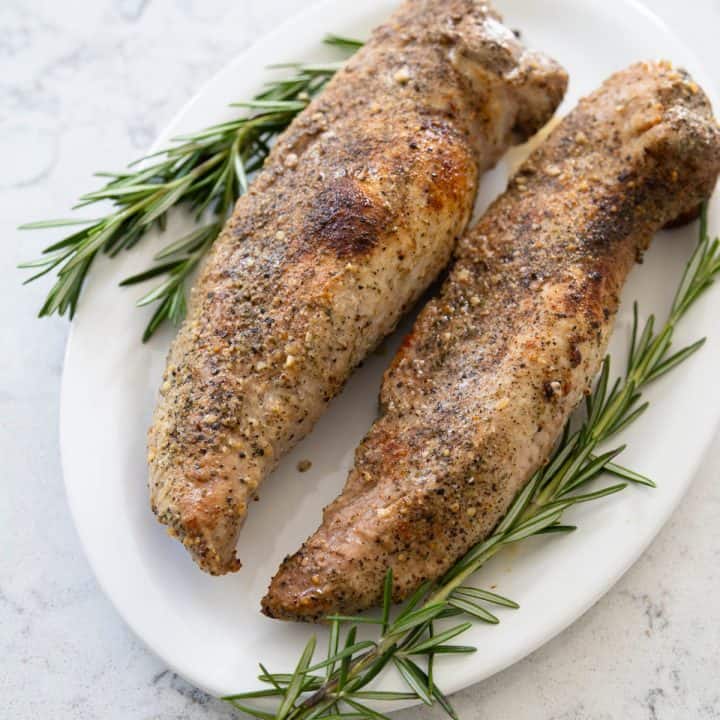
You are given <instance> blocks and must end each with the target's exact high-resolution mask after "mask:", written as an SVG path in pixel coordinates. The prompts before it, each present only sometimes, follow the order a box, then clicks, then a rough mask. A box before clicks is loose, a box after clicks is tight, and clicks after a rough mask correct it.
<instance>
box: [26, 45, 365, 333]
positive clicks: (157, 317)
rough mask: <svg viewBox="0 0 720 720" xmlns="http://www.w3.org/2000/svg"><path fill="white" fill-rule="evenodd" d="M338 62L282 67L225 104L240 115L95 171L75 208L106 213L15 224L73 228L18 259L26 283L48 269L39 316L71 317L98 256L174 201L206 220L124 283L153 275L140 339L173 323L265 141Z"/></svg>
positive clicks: (116, 248)
mask: <svg viewBox="0 0 720 720" xmlns="http://www.w3.org/2000/svg"><path fill="white" fill-rule="evenodd" d="M324 42H325V43H326V44H327V45H331V46H333V47H335V48H338V49H340V50H341V51H343V52H344V53H346V54H347V53H352V52H354V51H355V50H357V49H358V48H359V47H360V46H361V45H362V43H360V42H359V41H357V40H351V39H349V38H344V37H339V36H336V35H329V36H327V37H326V38H325V41H324ZM340 66H341V63H327V64H319V65H307V64H299V63H293V64H288V65H282V66H278V67H284V68H288V69H289V70H290V71H291V73H290V75H289V76H288V77H286V78H284V79H282V80H276V81H273V82H271V83H269V84H268V85H267V86H266V87H265V89H264V90H263V91H262V92H261V93H260V94H258V95H256V96H255V98H254V99H253V100H251V101H250V102H242V103H235V104H234V106H235V107H242V108H244V109H245V110H246V112H245V113H244V116H243V117H240V118H237V119H235V120H230V121H228V122H224V123H220V124H218V125H213V126H212V127H209V128H206V129H204V130H201V131H199V132H196V133H192V134H190V135H185V136H182V137H179V138H176V144H175V145H173V146H172V147H170V148H168V149H166V150H162V151H160V152H157V153H154V154H152V155H150V156H147V157H145V158H142V159H141V160H139V161H136V162H135V163H131V165H130V166H129V167H128V170H126V171H125V172H121V173H97V176H99V177H105V178H108V181H107V183H106V184H105V185H104V186H103V187H102V188H100V189H99V190H96V191H94V192H91V193H87V194H86V195H83V196H82V197H81V198H80V200H79V202H78V204H77V205H76V206H75V208H83V207H86V206H88V205H92V204H94V203H98V202H106V201H109V202H110V203H111V204H112V210H111V212H109V213H108V214H107V215H105V216H104V217H101V218H97V219H93V220H77V219H61V220H44V221H41V222H35V223H29V224H27V225H22V226H21V227H20V229H21V230H39V229H49V228H60V227H71V226H76V227H81V229H80V230H76V231H75V232H72V233H71V234H70V235H68V236H67V237H65V238H63V239H62V240H60V241H58V242H56V243H53V244H52V245H50V246H49V247H47V248H45V250H43V253H42V256H41V257H40V258H39V259H37V260H33V261H30V262H26V263H22V264H21V265H20V267H21V268H23V269H32V270H34V271H36V273H35V274H34V275H32V276H31V277H30V278H29V279H28V280H26V281H25V282H26V283H29V282H32V281H33V280H37V279H38V278H40V277H42V276H43V275H46V274H48V273H50V272H53V271H56V274H57V280H56V282H55V284H54V285H53V287H52V288H51V290H50V292H49V294H48V296H47V299H46V300H45V303H44V304H43V306H42V307H41V308H40V312H39V316H40V317H45V316H50V315H53V314H54V313H57V314H58V315H65V314H66V313H67V314H68V316H69V317H70V318H72V317H73V315H74V314H75V310H76V308H77V304H78V301H79V299H80V295H81V293H82V289H83V284H84V282H85V279H86V277H87V274H88V272H89V271H90V269H91V267H92V264H93V261H94V260H95V258H96V257H97V255H98V254H99V253H104V254H106V255H108V256H110V257H115V256H116V255H118V253H120V252H121V251H122V250H130V249H132V248H133V247H135V246H136V245H137V243H138V242H139V241H140V240H141V239H142V237H143V236H144V235H145V233H146V232H147V231H148V230H149V229H150V228H152V227H157V228H159V229H160V230H164V229H165V227H166V223H167V216H168V212H169V211H170V210H172V209H174V208H176V207H177V206H179V205H183V206H185V207H186V208H189V210H190V211H191V212H193V213H194V216H195V220H196V222H197V223H198V224H200V223H203V222H204V221H205V219H206V218H207V216H208V215H209V216H211V219H210V220H209V221H208V222H206V223H205V224H202V225H201V226H200V227H198V228H197V229H195V230H193V231H192V232H191V233H190V234H188V235H187V236H185V237H183V238H181V239H180V240H177V241H175V242H173V243H171V244H169V245H168V246H167V247H165V248H163V249H162V250H161V251H160V252H159V253H158V254H157V255H156V256H155V258H154V260H155V262H156V264H155V265H153V266H152V267H151V268H149V269H148V270H145V271H144V272H141V273H138V274H137V275H134V276H132V277H130V278H127V279H126V280H124V281H123V282H122V283H121V285H123V286H126V285H133V284H136V283H140V282H145V281H146V280H149V279H151V278H156V277H160V276H163V277H164V280H163V282H162V283H161V284H160V285H158V286H157V287H156V288H154V289H153V290H151V291H150V292H148V293H146V294H145V295H143V296H142V297H141V298H140V300H139V301H138V303H137V304H138V305H139V306H141V307H143V306H146V305H151V304H154V305H157V308H156V310H155V312H154V314H153V316H152V318H151V320H150V322H149V324H148V326H147V328H146V330H145V334H144V336H143V341H146V340H148V339H149V338H150V337H152V335H153V333H154V332H155V331H156V330H157V328H158V327H160V325H162V324H163V323H164V322H165V321H166V320H170V321H172V322H173V323H175V324H177V323H179V322H180V321H181V320H182V319H183V318H184V316H185V308H186V306H185V295H186V289H187V285H188V281H189V279H190V278H191V277H192V273H193V271H194V270H195V269H196V267H197V266H198V263H199V262H200V260H201V259H202V257H203V255H204V254H205V253H206V252H207V250H208V249H209V248H210V246H211V245H212V243H213V242H214V240H215V238H216V237H217V236H218V233H219V232H220V230H221V228H222V226H223V223H224V221H225V219H226V218H227V216H228V215H229V213H230V211H231V209H232V207H233V206H234V204H235V201H236V200H237V198H238V197H239V196H240V195H242V194H243V193H245V192H246V191H247V188H248V182H249V178H250V177H251V176H252V174H253V173H254V172H256V171H257V170H259V169H260V168H261V167H262V165H263V163H264V162H265V158H266V157H267V155H268V153H269V152H270V147H271V144H272V141H273V140H274V138H275V137H277V135H279V134H280V133H281V132H282V131H283V130H285V128H287V126H288V125H289V124H290V123H291V122H292V120H293V119H294V118H295V116H296V115H297V114H298V113H299V112H300V111H301V110H303V109H304V108H305V107H306V105H307V104H308V103H309V102H310V100H311V98H312V97H314V96H315V95H317V94H318V93H319V92H320V91H321V90H322V89H323V88H324V87H325V85H326V84H327V82H328V80H329V79H330V78H331V77H332V76H333V75H334V74H335V72H336V71H337V70H338V69H339V67H340Z"/></svg>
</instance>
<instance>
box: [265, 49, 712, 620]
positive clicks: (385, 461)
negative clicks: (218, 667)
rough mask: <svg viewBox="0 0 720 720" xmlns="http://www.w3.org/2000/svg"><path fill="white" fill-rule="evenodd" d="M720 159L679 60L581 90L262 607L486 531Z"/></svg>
mask: <svg viewBox="0 0 720 720" xmlns="http://www.w3.org/2000/svg"><path fill="white" fill-rule="evenodd" d="M719 169H720V132H719V131H718V127H717V124H716V122H715V120H714V119H713V117H712V112H711V108H710V105H709V102H708V101H707V98H706V97H705V95H704V94H703V92H702V91H701V90H700V89H699V88H698V87H697V85H695V83H693V82H692V80H691V79H690V78H689V77H688V76H687V74H685V73H684V72H682V71H679V70H675V69H673V68H672V67H671V66H670V65H669V64H667V63H657V64H656V63H640V64H637V65H633V66H632V67H630V68H629V69H627V70H625V71H623V72H621V73H618V74H616V75H614V76H613V77H611V78H610V79H609V80H608V81H607V82H606V83H605V84H604V85H603V86H602V87H601V88H600V89H599V90H598V91H597V92H596V93H594V94H593V95H591V96H590V97H588V98H586V99H585V100H583V101H582V102H581V103H580V105H579V106H578V108H577V109H575V110H574V111H573V112H572V113H571V114H570V115H569V116H568V117H567V118H566V119H565V120H564V121H563V122H562V123H561V124H560V125H559V126H558V127H557V128H556V129H555V130H554V132H553V133H552V134H551V135H550V137H549V138H548V139H547V140H546V141H545V143H544V144H543V145H542V146H541V147H540V148H539V149H538V150H537V151H536V152H535V153H534V154H533V155H532V156H531V157H530V158H529V159H528V161H527V162H526V163H525V164H524V165H523V166H522V167H521V168H520V170H519V171H518V173H517V174H516V175H515V176H514V178H513V179H512V181H511V183H510V186H509V188H508V190H507V192H506V193H505V194H504V195H503V196H502V197H501V198H499V199H498V200H497V201H496V202H495V204H494V205H493V206H492V207H491V208H490V210H489V211H488V212H487V214H486V215H485V216H484V217H483V218H482V220H481V221H480V223H479V224H478V225H477V227H476V228H475V229H474V230H472V231H471V232H469V233H468V234H466V235H465V237H464V238H463V239H462V240H461V242H460V243H459V246H458V249H457V252H456V258H455V263H454V266H453V269H452V271H451V274H450V276H449V278H448V280H447V282H446V283H445V284H444V286H443V289H442V292H441V293H440V295H439V297H437V298H436V299H435V300H433V301H431V302H430V303H429V304H428V305H427V306H426V307H425V309H424V310H423V312H422V313H421V315H420V317H419V319H418V321H417V323H416V325H415V327H414V329H413V331H412V334H411V335H410V336H409V337H408V338H407V340H406V342H405V343H404V344H403V346H402V348H401V349H400V351H399V352H398V354H397V356H396V358H395V359H394V361H393V363H392V366H391V368H390V369H389V370H388V372H387V374H386V376H385V381H384V384H383V388H382V393H381V401H382V407H383V414H382V416H381V417H380V419H379V420H378V421H377V422H376V423H375V424H374V425H373V427H372V429H371V430H370V432H369V433H368V435H367V437H366V438H365V439H364V441H363V443H362V444H361V446H360V447H359V448H358V450H357V453H356V458H355V466H354V468H353V470H352V471H351V472H350V475H349V477H348V480H347V483H346V486H345V489H344V490H343V493H342V495H341V496H340V497H338V498H337V499H336V500H335V501H334V502H333V503H332V504H331V505H330V506H329V507H328V508H327V509H326V510H325V513H324V517H323V524H322V526H321V527H320V528H319V530H318V531H317V532H316V533H315V534H314V535H313V536H312V537H311V538H309V539H308V540H307V541H306V542H305V544H304V545H303V546H302V548H301V549H300V550H299V551H298V552H297V553H296V554H295V555H293V556H292V557H290V558H288V559H287V560H286V561H285V562H284V563H283V565H282V566H281V568H280V570H279V572H278V574H277V575H276V576H275V577H274V578H273V581H272V583H271V585H270V589H269V591H268V594H267V595H266V597H265V598H264V600H263V611H264V612H265V613H266V614H267V615H269V616H271V617H277V618H284V619H299V620H311V621H312V620H318V619H320V618H322V617H323V616H326V615H328V614H331V613H335V612H340V613H350V612H355V611H358V610H361V609H364V608H368V607H370V606H373V605H375V604H377V603H378V601H379V600H380V597H381V592H382V585H383V578H384V576H385V574H386V571H387V569H388V568H390V567H391V568H392V570H393V579H394V587H393V595H394V598H395V599H396V600H402V599H403V598H405V597H406V596H407V595H408V594H409V593H410V592H412V591H413V590H414V589H415V588H417V587H418V585H419V584H420V583H422V582H423V581H425V580H427V579H434V578H437V577H439V576H441V575H442V574H443V573H444V572H445V571H447V570H448V569H449V568H450V567H451V566H452V564H453V563H454V562H455V561H456V560H457V559H458V558H459V557H460V556H462V555H463V554H464V553H465V552H466V551H467V550H468V549H469V548H470V547H471V546H472V545H473V544H475V543H477V542H478V541H480V540H482V539H483V538H485V537H487V535H488V534H489V533H490V532H491V531H492V529H493V528H494V527H495V525H496V524H497V523H498V521H499V520H500V519H501V518H502V516H503V515H504V513H505V512H506V510H507V508H508V506H509V504H510V502H511V501H512V499H513V498H514V497H515V496H516V494H517V492H518V491H519V490H520V489H521V488H522V487H523V486H524V484H525V483H526V482H527V480H528V479H529V478H530V477H531V476H532V474H533V472H534V471H535V470H536V469H537V468H538V467H539V466H540V465H541V463H543V462H545V461H546V459H547V457H548V455H549V453H550V452H551V449H552V447H553V445H554V443H555V442H556V439H557V437H558V435H559V433H560V432H561V430H562V428H563V427H564V425H565V423H566V421H567V418H568V417H569V414H570V413H571V411H572V410H573V409H574V408H575V406H576V405H577V403H578V402H579V400H580V398H581V397H582V395H583V393H585V392H587V391H588V388H589V387H590V383H591V381H592V378H593V377H594V376H595V375H596V373H597V371H598V369H599V366H600V363H601V360H602V357H603V355H604V353H605V350H606V346H607V340H608V336H609V334H610V331H611V328H612V324H613V319H614V316H615V313H616V311H617V307H618V302H619V294H620V291H621V289H622V286H623V283H624V281H625V279H626V276H627V274H628V272H629V271H630V269H631V267H632V265H633V263H634V262H635V261H636V259H638V258H639V257H640V256H641V255H642V253H643V251H644V250H645V249H646V248H647V246H648V243H649V242H650V239H651V237H652V235H653V234H654V233H655V231H657V230H658V229H660V228H661V227H663V226H664V225H666V224H667V223H668V222H670V221H672V220H673V219H675V218H677V217H679V216H681V215H683V214H684V213H685V212H686V211H688V210H690V209H692V208H694V207H696V206H697V204H698V203H699V202H700V201H701V200H703V199H704V198H706V197H708V196H709V195H710V193H711V192H712V189H713V186H714V184H715V181H716V178H717V175H718V170H719Z"/></svg>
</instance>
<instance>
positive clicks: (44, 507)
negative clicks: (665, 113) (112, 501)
mask: <svg viewBox="0 0 720 720" xmlns="http://www.w3.org/2000/svg"><path fill="white" fill-rule="evenodd" d="M304 4H305V3H304V2H303V0H262V1H261V0H234V1H231V0H97V1H96V2H88V1H87V0H66V1H65V2H63V3H58V2H53V1H52V0H3V1H2V3H0V69H1V71H0V157H2V159H3V163H2V172H0V223H2V229H3V233H2V237H3V243H2V244H0V257H2V265H1V267H2V268H3V270H4V271H5V282H4V283H2V284H0V327H2V339H3V349H4V351H5V352H4V353H3V356H2V361H1V363H2V364H1V366H0V367H2V372H1V373H0V457H2V459H3V470H4V471H3V480H4V482H3V493H2V494H0V537H1V538H2V541H3V542H2V547H3V550H4V552H2V553H0V698H1V700H0V717H3V718H5V717H7V718H8V719H12V720H35V719H36V718H40V717H43V718H44V717H53V718H55V719H57V720H82V719H84V718H93V719H95V718H103V719H104V720H115V719H117V720H120V719H122V720H129V719H132V720H150V719H154V718H182V719H184V720H199V719H204V718H209V719H211V720H222V719H224V718H230V717H232V714H231V713H230V711H229V709H228V708H227V707H225V706H224V705H223V704H222V703H219V702H218V701H216V700H214V699H213V698H210V697H208V696H207V695H205V694H204V693H202V692H200V691H198V690H197V689H195V688H193V687H191V686H190V685H188V684H187V683H186V682H184V681H183V680H182V679H180V678H178V677H177V676H176V675H175V674H173V673H172V672H171V671H169V670H168V669H167V668H166V667H165V666H164V665H163V663H162V662H161V661H160V660H159V659H158V658H156V657H155V656H154V655H153V654H152V653H150V652H149V651H148V650H147V649H146V648H145V647H144V646H143V644H142V643H141V642H140V641H139V640H137V639H136V638H135V637H134V636H133V635H132V633H131V632H130V631H129V630H128V629H127V628H126V627H125V626H124V625H123V623H122V621H121V620H120V618H119V617H118V616H117V614H116V613H115V611H114V610H113V608H112V606H111V605H110V603H109V601H108V600H107V599H106V598H105V597H104V595H103V594H102V592H101V591H100V589H99V588H98V587H97V585H96V582H95V580H94V578H93V576H92V573H91V571H90V568H89V567H88V564H87V562H86V561H85V558H84V556H83V553H82V549H81V547H80V543H79V541H78V538H77V536H76V534H75V531H74V529H73V526H72V522H71V519H70V516H69V513H68V509H67V504H66V501H65V496H64V490H63V485H62V478H61V475H60V468H59V453H58V443H57V432H58V427H57V415H58V389H59V381H60V375H61V372H62V357H63V350H64V344H65V339H66V336H67V325H66V323H65V322H64V321H62V320H58V319H51V320H44V321H42V322H39V321H36V320H35V319H34V315H35V311H36V308H37V307H38V306H39V304H40V303H41V300H42V298H43V296H44V293H45V292H46V291H47V288H48V283H44V284H42V283H41V284H38V285H33V286H29V287H27V288H21V287H20V285H19V281H20V279H21V278H20V275H19V274H18V273H17V272H16V271H15V270H14V266H15V265H16V264H17V263H18V262H19V261H21V260H23V259H27V258H29V257H34V256H35V255H36V254H37V252H38V250H39V249H40V248H41V246H42V244H43V238H41V237H38V236H37V235H28V234H19V233H17V232H16V231H15V229H14V228H15V227H16V226H17V225H18V224H20V223H21V222H24V221H27V220H32V219H37V218H38V217H52V216H57V215H62V214H63V213H64V211H65V209H66V208H67V206H68V205H70V203H71V202H72V201H73V199H74V198H75V197H76V196H77V195H79V194H80V193H81V192H83V191H85V190H87V189H88V183H89V181H90V175H91V173H92V172H94V171H95V170H98V169H101V168H108V169H114V168H118V167H122V166H123V165H124V163H125V162H126V161H127V160H128V159H130V158H132V157H135V156H137V155H138V153H140V152H142V150H144V149H145V148H146V147H147V146H148V145H149V144H150V142H151V141H152V140H153V139H154V137H155V135H156V134H157V132H158V131H159V130H160V129H161V128H162V127H163V126H164V125H165V124H166V123H167V121H168V120H169V119H170V118H171V117H172V116H173V115H174V114H175V112H176V111H177V110H178V109H179V108H180V107H181V106H182V104H183V103H184V102H185V101H186V100H187V99H188V98H189V97H190V96H191V95H192V94H193V93H194V92H196V91H197V90H198V89H199V88H200V86H201V85H202V83H203V82H204V81H205V80H206V79H207V78H208V77H209V76H210V75H211V74H212V73H213V72H215V71H216V70H218V69H219V68H220V67H222V66H223V64H224V63H225V62H226V61H227V60H228V59H230V58H231V57H232V56H233V55H235V54H236V53H237V52H239V51H240V50H242V49H243V48H244V47H246V46H247V45H248V44H249V43H250V42H252V41H253V40H255V39H256V38H258V37H260V36H262V34H263V33H265V32H267V31H268V30H270V29H271V28H272V27H274V26H275V25H276V24H277V23H278V22H279V21H281V20H282V19H284V18H285V17H287V16H288V15H290V14H291V13H293V12H296V11H298V10H300V9H301V8H302V7H303V6H304ZM650 4H651V5H652V6H653V7H654V8H655V9H656V10H657V12H659V13H660V14H661V15H663V16H664V17H665V18H666V20H668V22H670V23H671V24H672V25H673V26H674V27H675V28H676V30H677V31H678V32H679V33H681V34H682V35H684V36H685V38H686V40H688V41H689V42H691V43H692V44H693V45H695V47H696V49H697V51H698V52H699V53H700V54H702V55H703V56H704V60H705V62H706V65H707V66H708V67H709V68H711V69H712V68H715V69H717V68H718V67H720V48H718V43H717V38H716V37H715V33H716V31H717V28H718V27H719V26H720V22H719V21H720V4H719V3H718V0H698V1H697V2H694V3H693V4H692V7H693V10H694V11H693V12H692V13H690V12H687V9H688V5H687V4H685V7H684V8H683V7H681V6H679V5H678V4H676V3H673V2H671V1H670V0H654V1H653V2H652V3H650ZM719 475H720V444H718V443H716V444H715V447H714V449H713V450H712V451H711V452H710V454H709V455H708V457H707V458H706V459H705V462H704V464H703V469H702V471H701V473H700V475H699V476H698V478H697V479H696V481H695V483H694V485H693V487H692V490H691V492H690V494H689V495H688V497H687V498H686V500H685V501H684V503H683V504H682V506H681V507H680V509H679V510H678V511H677V512H676V513H675V515H674V517H673V519H672V520H671V522H670V523H669V524H668V526H667V527H666V528H665V529H664V530H663V532H662V533H661V535H660V536H659V537H658V539H657V540H656V541H655V542H654V543H653V545H652V546H651V548H650V549H649V550H648V552H647V553H646V554H645V555H644V556H643V558H642V559H641V560H640V561H639V562H638V563H637V565H636V566H635V567H634V568H633V569H632V570H631V571H630V572H629V573H628V574H627V575H626V576H625V578H623V580H622V581H621V582H620V583H619V584H618V585H617V587H616V588H614V589H613V590H612V591H611V592H610V593H608V595H607V596H606V597H605V598H603V599H602V600H601V601H600V602H599V603H598V604H597V605H596V606H595V607H594V608H593V609H592V610H591V611H589V612H588V613H587V614H586V615H585V616H584V617H583V618H581V619H580V620H579V621H578V622H576V623H575V624H574V625H573V626H572V627H571V628H570V629H569V630H567V631H566V632H564V633H563V634H562V635H560V636H559V637H557V638H556V639H555V640H553V641H552V642H550V643H549V644H548V645H546V646H545V647H544V648H542V649H541V650H539V651H538V652H536V653H535V654H533V655H532V656H530V657H529V658H527V659H526V660H524V661H522V662H520V663H518V664H517V665H515V666H514V667H512V668H510V669H508V670H506V671H505V672H503V673H500V674H499V675H497V676H495V677H494V678H491V679H490V680H488V681H487V682H485V683H482V684H481V685H477V686H475V687H472V688H469V689H467V690H465V691H464V692H461V693H459V694H458V695H457V696H456V697H455V699H454V702H455V705H456V707H457V709H458V710H459V712H460V714H461V716H462V717H463V718H464V719H465V720H480V719H481V718H498V719H500V720H505V719H507V720H611V719H613V720H614V719H617V718H622V719H624V720H671V719H677V720H686V719H687V720H692V719H695V718H697V719H698V720H717V719H718V718H720V683H718V668H719V667H720V622H719V621H720V603H719V602H718V600H717V598H718V597H720V523H718V518H719V517H720V482H718V481H719V480H720V477H719ZM483 651H487V652H492V633H491V631H490V632H489V633H488V647H487V649H481V650H480V652H483ZM397 717H398V718H399V719H402V720H410V719H411V718H419V719H430V718H439V717H441V715H440V713H439V712H436V711H431V710H427V709H424V708H423V709H414V710H409V711H405V712H400V713H398V714H397Z"/></svg>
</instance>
